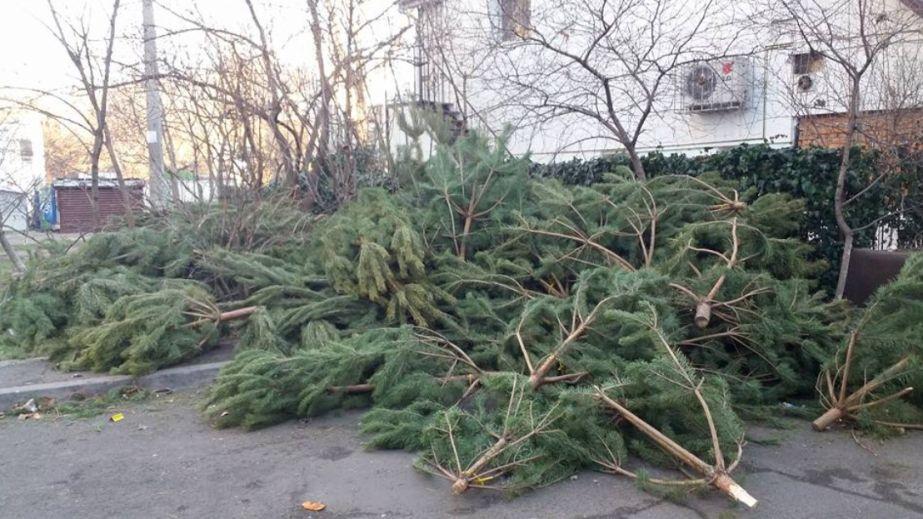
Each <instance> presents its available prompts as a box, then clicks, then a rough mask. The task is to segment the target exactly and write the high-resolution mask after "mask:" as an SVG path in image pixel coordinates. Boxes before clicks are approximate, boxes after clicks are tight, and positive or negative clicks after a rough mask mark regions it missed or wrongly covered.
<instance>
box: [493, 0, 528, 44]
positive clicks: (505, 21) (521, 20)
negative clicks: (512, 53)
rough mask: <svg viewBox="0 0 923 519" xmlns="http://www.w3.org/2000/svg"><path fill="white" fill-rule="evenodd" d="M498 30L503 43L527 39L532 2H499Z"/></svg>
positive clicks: (521, 0) (517, 0) (501, 0)
mask: <svg viewBox="0 0 923 519" xmlns="http://www.w3.org/2000/svg"><path fill="white" fill-rule="evenodd" d="M497 8H498V11H499V12H498V13H497V14H498V16H497V18H498V22H499V23H497V30H498V32H499V36H500V40H501V41H510V40H515V39H517V38H525V37H526V36H528V35H529V27H530V26H531V22H532V20H531V18H532V0H497Z"/></svg>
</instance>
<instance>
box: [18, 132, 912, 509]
mask: <svg viewBox="0 0 923 519" xmlns="http://www.w3.org/2000/svg"><path fill="white" fill-rule="evenodd" d="M504 150H505V146H503V143H502V142H501V143H497V144H493V143H491V142H489V141H487V140H486V139H483V138H481V137H479V136H478V135H476V134H473V133H472V134H471V135H469V136H467V137H464V138H462V139H460V140H458V141H457V142H455V143H453V144H451V145H442V146H440V147H439V149H438V151H437V152H436V154H435V155H434V156H433V157H432V158H430V159H429V160H428V161H427V162H425V163H422V162H418V163H415V164H412V165H411V166H412V167H406V168H404V170H402V171H403V174H402V176H401V177H400V178H399V182H396V184H399V186H398V187H396V188H395V189H394V190H392V191H386V190H383V189H379V188H370V189H365V190H363V191H361V192H360V193H359V195H358V198H357V200H355V201H354V202H351V203H349V204H347V205H346V206H345V207H342V208H341V209H340V210H338V211H337V212H335V213H334V214H332V215H327V216H324V217H320V218H313V217H307V216H305V215H304V214H303V213H301V212H300V211H299V210H298V209H297V207H296V206H294V205H293V204H286V203H285V202H279V201H273V202H269V201H265V200H264V201H259V200H257V201H254V202H252V203H248V204H237V205H234V204H222V203H219V204H214V205H211V206H204V207H200V208H198V209H197V210H196V211H197V212H195V214H193V215H189V214H184V215H183V216H181V217H177V216H171V215H169V214H168V215H160V216H154V215H152V216H150V217H149V218H148V219H146V220H145V221H142V222H139V223H138V224H137V225H136V226H135V227H133V228H126V229H122V230H118V231H114V232H110V233H100V234H97V235H95V236H93V237H91V238H89V239H88V240H87V241H86V243H84V244H82V245H80V246H79V247H77V248H76V250H74V251H71V252H70V253H68V254H60V255H57V256H55V257H54V258H52V259H45V260H43V261H42V262H36V263H35V264H34V265H33V267H32V269H31V270H30V271H29V272H28V274H26V275H25V276H23V277H21V278H19V279H16V280H14V281H13V282H12V283H11V284H10V285H9V288H8V289H7V291H6V293H5V294H4V295H3V299H2V301H0V310H2V313H0V328H2V330H3V334H2V339H0V340H4V341H13V342H15V343H17V344H19V345H21V346H22V347H25V348H29V349H32V350H33V351H42V352H46V353H49V354H51V355H52V358H53V359H55V360H56V361H58V362H60V363H61V366H62V367H65V368H82V369H94V370H100V371H104V370H112V371H114V372H119V373H132V374H140V373H144V372H147V371H150V370H153V369H158V368H160V367H163V366H168V365H171V364H176V363H178V362H181V361H182V360H184V359H188V358H190V357H193V356H195V355H197V354H200V353H201V352H203V351H205V350H207V349H208V348H209V347H211V346H212V345H214V344H215V342H216V341H217V340H219V338H222V337H223V338H228V339H233V340H235V341H237V343H238V345H237V348H238V353H237V355H236V357H235V358H234V360H233V361H232V362H231V363H230V364H229V365H228V366H227V367H226V368H225V369H224V370H223V371H222V373H221V375H220V376H219V378H218V380H217V382H216V383H215V385H214V387H213V388H212V390H211V392H210V395H209V398H208V402H207V403H206V404H205V406H204V411H205V414H206V415H207V416H208V418H209V419H210V420H212V421H213V422H214V424H215V425H217V426H220V427H227V426H244V427H249V428H254V427H261V426H266V425H269V424H273V423H277V422H280V421H283V420H287V419H291V418H296V417H308V416H314V415H318V414H321V413H324V412H326V411H330V410H333V409H343V408H355V407H360V408H368V409H369V410H368V412H367V413H366V414H365V416H364V418H363V421H362V430H363V432H364V433H366V435H367V438H368V442H369V444H370V445H371V446H374V447H380V448H402V449H408V450H413V451H416V452H418V453H419V458H418V462H417V465H418V467H419V468H420V469H422V470H426V471H428V472H430V473H432V474H435V475H437V476H441V477H444V478H446V479H448V480H449V481H450V482H451V489H452V490H453V491H454V492H456V493H461V492H464V491H465V490H467V489H469V488H471V487H483V488H499V489H505V490H508V491H510V492H517V491H521V490H524V489H528V488H534V487H538V486H542V485H547V484H550V483H552V482H554V481H557V480H560V479H562V478H565V477H567V476H569V475H571V474H573V473H574V472H576V471H578V470H582V469H588V468H589V469H598V470H603V471H607V472H611V473H614V474H619V475H623V476H627V477H631V478H635V479H638V480H639V481H640V482H642V483H644V484H645V485H653V486H667V487H675V488H680V489H682V488H695V487H701V486H708V485H711V486H713V487H715V488H717V489H718V490H720V491H722V492H724V493H726V494H727V495H729V496H730V497H732V498H733V499H735V500H737V501H740V502H742V503H744V504H746V505H748V506H753V505H754V504H755V503H756V501H755V499H754V498H753V497H751V496H750V495H749V494H748V493H747V492H746V491H745V490H744V489H743V488H741V487H740V486H738V485H737V484H736V483H735V482H734V480H733V479H731V473H732V472H733V470H734V469H735V468H736V467H737V466H738V463H739V461H740V459H741V456H742V452H743V450H742V448H743V445H744V439H745V434H744V426H743V423H742V420H741V416H744V417H747V418H759V417H763V418H765V417H774V416H778V415H780V414H781V413H782V412H783V411H782V409H783V407H782V406H781V405H780V404H781V403H782V402H784V401H787V400H788V399H793V398H803V397H810V396H811V395H813V394H814V391H815V381H816V380H818V381H819V387H820V388H821V394H822V396H823V399H824V404H825V405H826V406H827V407H828V409H829V410H828V411H826V412H825V413H824V415H823V417H821V418H820V419H818V421H817V422H815V426H816V427H818V428H821V429H822V428H825V427H826V426H828V425H829V424H830V423H833V422H835V421H837V420H841V419H849V420H855V421H857V422H858V423H860V424H864V425H867V426H876V425H877V426H886V427H892V426H898V427H900V426H912V425H911V424H913V423H917V422H918V421H919V420H917V418H918V415H919V406H918V404H919V403H920V402H919V401H918V400H915V399H912V398H908V394H910V395H911V396H912V393H911V390H910V387H911V386H910V384H911V383H912V380H913V379H914V378H915V377H918V376H919V371H918V370H917V366H918V364H919V361H918V351H917V350H918V349H919V348H920V347H921V344H920V341H919V337H921V331H923V330H921V325H923V258H920V257H912V258H911V259H910V260H909V261H908V264H907V267H906V268H905V271H904V273H903V274H902V276H901V278H900V279H899V280H898V281H897V282H895V283H894V284H893V285H891V286H889V287H888V288H886V289H884V290H882V291H881V292H880V293H879V294H878V296H877V297H876V299H875V301H874V302H873V303H872V304H871V305H870V306H869V308H868V310H866V311H865V312H864V313H863V312H860V311H858V310H855V309H851V308H849V307H848V306H847V305H845V304H843V303H840V302H825V298H824V296H823V294H822V293H820V292H819V291H818V290H817V286H816V284H815V282H814V281H813V278H814V277H815V275H816V274H817V273H818V272H819V271H820V269H823V268H824V267H825V266H824V265H819V264H817V263H815V262H812V261H811V260H810V259H809V255H810V250H809V247H808V246H807V245H806V244H805V243H803V242H802V241H800V240H798V239H797V238H796V237H795V232H796V231H797V228H798V226H797V221H796V219H797V218H798V215H799V214H800V212H801V209H802V205H801V203H800V202H799V201H798V200H793V199H791V198H788V197H786V196H783V195H774V194H767V195H762V196H756V195H755V194H754V193H742V192H738V191H737V190H735V186H734V185H732V184H730V183H728V182H726V181H723V180H721V179H720V178H719V177H717V176H710V175H703V176H700V177H696V178H693V177H685V176H663V177H656V178H653V179H651V180H647V181H638V180H635V179H633V178H632V176H631V175H630V172H627V171H614V172H612V173H611V174H609V175H607V176H606V177H605V179H604V181H602V182H599V183H597V184H595V185H593V186H589V187H585V186H565V185H562V184H561V183H559V182H556V181H554V180H536V179H532V178H529V176H528V162H527V160H526V159H520V158H515V157H511V156H509V154H508V153H506V152H505V151H504ZM818 374H820V375H819V377H818ZM670 469H674V472H673V473H675V474H678V475H681V476H680V477H678V478H671V477H670V475H669V474H670V473H671V470H670Z"/></svg>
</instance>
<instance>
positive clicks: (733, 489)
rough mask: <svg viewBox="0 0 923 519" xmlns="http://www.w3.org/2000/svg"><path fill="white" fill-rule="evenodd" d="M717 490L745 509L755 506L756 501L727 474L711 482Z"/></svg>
mask: <svg viewBox="0 0 923 519" xmlns="http://www.w3.org/2000/svg"><path fill="white" fill-rule="evenodd" d="M712 485H714V486H715V488H717V489H718V490H720V491H722V492H724V493H725V494H727V495H728V496H730V497H731V498H732V499H733V500H734V501H737V502H739V503H743V504H745V505H747V508H753V507H754V506H756V503H757V500H756V499H755V498H754V497H753V496H751V495H750V493H749V492H747V491H746V490H745V489H744V488H743V487H742V486H740V485H738V484H737V483H736V482H734V480H733V479H731V477H730V476H728V475H727V474H721V475H719V476H718V477H717V478H715V481H713V482H712Z"/></svg>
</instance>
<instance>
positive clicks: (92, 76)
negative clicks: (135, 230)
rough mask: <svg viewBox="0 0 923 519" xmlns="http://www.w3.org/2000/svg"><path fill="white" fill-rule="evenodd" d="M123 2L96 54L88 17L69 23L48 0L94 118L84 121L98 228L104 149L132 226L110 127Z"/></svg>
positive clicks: (111, 12)
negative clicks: (117, 42) (117, 31)
mask: <svg viewBox="0 0 923 519" xmlns="http://www.w3.org/2000/svg"><path fill="white" fill-rule="evenodd" d="M120 3H121V0H113V2H112V7H111V9H110V10H109V15H108V17H107V18H108V26H107V32H106V35H105V36H104V39H103V50H102V52H101V53H99V54H97V53H96V52H94V50H93V47H94V41H95V40H94V38H93V36H92V35H91V30H90V21H89V20H87V19H86V17H85V15H84V16H82V17H80V18H79V19H76V20H70V19H67V18H66V17H65V16H64V15H63V14H62V13H61V12H60V11H59V9H58V8H57V7H55V4H54V2H52V0H48V9H49V11H50V13H51V19H52V22H53V23H52V25H51V26H50V29H51V33H52V35H53V36H54V38H55V39H56V40H57V41H58V43H59V44H60V45H61V47H62V48H63V49H64V51H65V52H66V53H67V57H68V59H69V60H70V62H71V64H73V66H74V70H75V71H76V72H77V77H78V78H79V81H80V89H81V90H82V94H83V95H84V96H85V97H86V100H87V102H88V104H89V106H90V109H91V117H87V118H84V122H85V123H88V124H87V125H86V127H87V129H88V130H89V131H90V133H91V135H92V137H93V142H92V145H91V147H90V182H91V187H90V202H91V206H92V210H93V220H94V225H96V226H99V225H100V223H101V222H100V215H99V162H100V156H101V155H102V153H103V149H104V148H105V150H106V151H107V152H108V153H109V156H110V159H111V161H112V166H113V169H114V171H115V174H116V178H117V180H118V184H119V190H120V192H121V194H122V201H123V203H124V205H125V214H126V218H127V220H128V222H129V223H131V221H132V211H131V208H132V205H131V197H130V194H129V192H128V190H127V189H126V187H125V179H124V177H123V175H122V171H121V168H120V167H119V161H118V157H117V156H116V154H115V149H114V148H113V145H112V136H111V133H110V131H109V129H108V127H107V124H106V116H107V113H108V109H109V93H110V86H111V80H112V65H113V59H112V56H113V49H114V48H115V42H116V27H117V21H118V17H119V8H120Z"/></svg>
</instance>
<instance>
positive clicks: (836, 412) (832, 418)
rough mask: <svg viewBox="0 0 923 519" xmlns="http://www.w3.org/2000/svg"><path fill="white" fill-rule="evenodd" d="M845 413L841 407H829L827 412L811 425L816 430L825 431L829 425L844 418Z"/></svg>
mask: <svg viewBox="0 0 923 519" xmlns="http://www.w3.org/2000/svg"><path fill="white" fill-rule="evenodd" d="M845 414H846V413H845V412H844V411H843V410H842V409H840V408H839V407H831V408H830V409H827V412H825V413H824V414H822V415H820V417H819V418H817V420H814V421H813V422H811V427H813V428H814V430H815V431H818V432H823V431H825V430H827V428H828V427H830V426H831V425H833V424H834V423H836V422H837V421H839V420H840V419H841V418H843V416H844V415H845Z"/></svg>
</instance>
